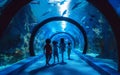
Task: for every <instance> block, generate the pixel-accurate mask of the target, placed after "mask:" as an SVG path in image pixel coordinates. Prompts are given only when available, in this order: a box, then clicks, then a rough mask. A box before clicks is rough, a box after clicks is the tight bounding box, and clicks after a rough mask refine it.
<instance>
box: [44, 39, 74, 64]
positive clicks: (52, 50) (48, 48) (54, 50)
mask: <svg viewBox="0 0 120 75" xmlns="http://www.w3.org/2000/svg"><path fill="white" fill-rule="evenodd" d="M71 49H72V46H71V43H70V42H68V45H66V44H65V41H64V38H61V39H60V43H59V44H58V42H57V41H52V44H51V40H50V39H46V44H45V46H44V52H45V57H46V65H50V64H49V61H50V59H51V57H52V54H53V57H54V63H55V58H57V61H58V62H59V51H58V50H60V53H61V57H62V61H61V62H62V63H63V62H64V52H65V50H67V53H68V59H70V53H71Z"/></svg>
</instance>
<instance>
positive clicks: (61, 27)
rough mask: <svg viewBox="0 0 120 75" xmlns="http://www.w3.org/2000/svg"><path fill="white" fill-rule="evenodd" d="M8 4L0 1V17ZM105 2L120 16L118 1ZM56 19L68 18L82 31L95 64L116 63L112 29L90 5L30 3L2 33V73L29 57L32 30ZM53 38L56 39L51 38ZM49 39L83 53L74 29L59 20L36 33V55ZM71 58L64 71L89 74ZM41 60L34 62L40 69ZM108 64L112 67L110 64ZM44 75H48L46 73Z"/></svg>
mask: <svg viewBox="0 0 120 75" xmlns="http://www.w3.org/2000/svg"><path fill="white" fill-rule="evenodd" d="M8 1H10V0H0V9H1V10H0V13H1V12H2V9H3V8H4V5H6V3H7V2H8ZM109 2H110V4H111V5H112V6H113V8H114V10H115V11H116V12H117V13H118V14H120V0H109ZM56 16H58V17H67V18H70V19H72V20H74V21H76V22H77V23H79V24H80V25H81V26H82V27H83V29H84V30H85V32H86V36H87V38H86V40H87V44H88V47H87V55H89V56H92V57H94V58H95V57H97V58H99V60H101V59H105V58H106V59H107V61H108V59H109V61H108V62H107V63H108V64H110V62H112V61H113V62H115V63H117V59H118V57H117V47H116V46H117V45H116V40H115V37H114V34H113V32H112V28H111V27H110V25H109V23H108V21H107V20H106V18H105V16H104V15H102V13H101V12H100V11H99V10H98V9H97V8H95V7H94V6H93V5H92V4H90V3H88V2H87V1H86V0H33V1H31V2H30V3H29V4H27V5H26V6H24V7H23V8H22V9H21V10H19V11H18V13H17V14H16V15H15V16H14V17H13V19H12V20H11V23H10V25H9V27H8V29H7V30H6V33H5V34H4V36H3V37H2V38H1V39H0V60H1V61H2V62H1V61H0V68H2V69H3V68H5V67H7V66H9V65H11V64H13V63H16V62H18V61H20V60H22V59H25V58H28V57H30V56H29V41H30V37H31V34H32V32H33V29H34V27H35V26H37V25H38V24H39V23H41V22H43V21H44V20H46V19H48V18H51V17H56ZM57 33H60V34H57ZM66 33H67V34H66ZM54 34H56V35H55V36H53V35H54ZM68 34H69V35H68ZM70 35H71V36H72V37H71V36H70ZM51 36H53V38H51V39H52V41H53V40H57V41H58V42H59V41H60V38H65V43H68V41H70V42H71V43H72V45H74V46H73V47H74V49H76V50H77V51H79V52H81V53H82V52H83V49H84V45H85V41H84V36H83V33H82V32H81V30H80V29H79V28H77V26H75V25H73V24H71V23H69V22H66V21H63V20H62V21H51V22H49V23H46V24H45V25H43V26H42V27H41V28H40V29H39V31H37V35H36V36H35V39H34V44H33V45H34V51H35V54H36V55H39V54H41V53H43V47H44V44H45V40H46V39H47V38H50V37H51ZM66 53H67V52H66ZM71 56H72V57H73V58H75V61H77V63H76V62H74V60H73V61H72V60H70V61H69V60H67V62H70V63H68V64H67V67H68V66H71V67H72V68H74V69H75V70H77V71H78V70H79V71H82V72H86V71H87V70H89V68H86V65H87V64H85V63H78V61H81V59H79V58H78V56H76V55H75V54H72V55H71ZM66 57H67V55H66ZM44 59H45V58H43V59H42V60H44ZM42 60H41V61H39V62H38V63H42V64H40V65H43V62H44V61H42ZM105 61H106V60H105ZM112 64H113V65H114V63H112ZM35 65H36V64H34V66H33V67H34V68H35V67H38V65H36V66H35ZM73 65H76V66H73ZM78 65H79V66H81V65H82V66H84V68H79V67H78ZM113 65H112V66H113ZM87 66H88V65H87ZM58 67H60V66H58ZM71 67H70V68H71ZM115 68H116V67H115ZM30 69H33V68H30ZM82 69H83V70H82ZM67 70H70V69H68V68H66V70H63V71H65V72H66V71H67ZM86 73H88V72H86ZM91 73H92V72H91ZM43 74H44V73H43ZM45 74H46V73H45ZM47 74H52V73H51V72H50V73H49V72H47ZM68 74H69V73H68ZM83 74H84V73H83ZM61 75H62V74H61ZM66 75H67V74H66Z"/></svg>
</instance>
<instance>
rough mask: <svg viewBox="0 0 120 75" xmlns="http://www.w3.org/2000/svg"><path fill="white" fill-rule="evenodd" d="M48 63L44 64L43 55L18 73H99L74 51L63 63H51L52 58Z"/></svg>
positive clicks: (84, 74) (83, 74)
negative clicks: (69, 58) (48, 64)
mask: <svg viewBox="0 0 120 75" xmlns="http://www.w3.org/2000/svg"><path fill="white" fill-rule="evenodd" d="M65 54H66V53H65ZM65 56H67V54H66V55H65ZM60 59H61V58H60ZM50 64H51V65H50V66H45V57H42V58H41V59H40V60H38V62H35V63H34V64H33V65H31V66H29V67H28V68H26V69H25V70H24V71H22V72H21V73H19V74H18V75H100V73H99V72H97V71H96V70H95V69H93V68H92V67H91V66H89V65H88V64H87V63H86V62H85V61H83V60H82V59H81V58H79V57H78V56H77V55H76V54H75V53H72V54H71V60H68V59H67V57H66V58H65V62H64V63H57V62H56V63H55V64H53V58H52V59H51V61H50Z"/></svg>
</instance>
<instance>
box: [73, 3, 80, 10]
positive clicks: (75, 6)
mask: <svg viewBox="0 0 120 75" xmlns="http://www.w3.org/2000/svg"><path fill="white" fill-rule="evenodd" d="M81 3H82V2H78V3H76V4H75V5H74V6H73V7H72V10H73V9H75V8H77V7H78V6H79V5H80V4H81Z"/></svg>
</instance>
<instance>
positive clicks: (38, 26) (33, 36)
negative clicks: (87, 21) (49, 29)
mask: <svg viewBox="0 0 120 75" xmlns="http://www.w3.org/2000/svg"><path fill="white" fill-rule="evenodd" d="M51 21H67V22H70V23H72V24H74V25H75V26H76V27H78V28H79V30H80V31H81V32H82V34H83V37H84V42H85V45H84V49H83V54H86V52H87V46H88V41H87V34H86V32H85V30H84V28H83V27H82V26H81V25H80V24H79V23H77V22H76V21H74V20H73V19H70V18H67V17H51V18H48V19H46V20H44V21H42V22H41V23H40V24H38V25H36V26H35V27H34V29H33V31H32V34H31V37H30V42H29V52H30V56H35V52H34V47H33V44H34V38H35V36H36V34H37V31H38V30H39V28H41V27H42V26H43V25H45V24H46V23H48V22H51Z"/></svg>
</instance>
